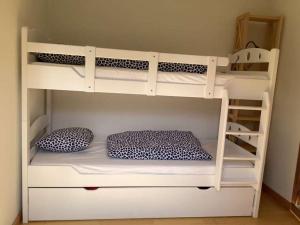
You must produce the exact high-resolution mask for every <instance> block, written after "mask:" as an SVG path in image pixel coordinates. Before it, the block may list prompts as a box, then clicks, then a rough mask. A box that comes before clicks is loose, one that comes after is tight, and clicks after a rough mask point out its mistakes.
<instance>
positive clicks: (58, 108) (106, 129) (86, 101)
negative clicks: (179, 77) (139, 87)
mask: <svg viewBox="0 0 300 225" xmlns="http://www.w3.org/2000/svg"><path fill="white" fill-rule="evenodd" d="M53 103H54V104H53V105H54V108H53V121H54V123H53V128H54V129H57V128H63V127H70V126H83V127H89V128H90V129H92V130H93V132H94V133H95V134H96V135H97V136H101V137H105V136H107V135H109V134H112V133H117V132H121V131H126V130H145V129H152V130H176V129H179V130H190V131H192V132H193V133H194V134H195V135H196V136H197V137H199V138H202V139H213V138H216V137H217V132H216V131H217V129H218V118H215V114H219V113H220V108H219V106H220V104H219V103H220V102H219V101H218V100H204V99H195V98H175V97H157V96H156V97H147V96H138V95H131V96H126V95H118V94H91V93H84V94H83V93H79V92H67V91H66V92H54V94H53ZM204 107H205V108H204Z"/></svg>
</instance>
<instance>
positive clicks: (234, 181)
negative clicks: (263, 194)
mask: <svg viewBox="0 0 300 225" xmlns="http://www.w3.org/2000/svg"><path fill="white" fill-rule="evenodd" d="M256 184H257V181H256V180H255V178H225V179H224V178H223V180H222V181H221V185H224V186H226V185H238V186H253V185H256Z"/></svg>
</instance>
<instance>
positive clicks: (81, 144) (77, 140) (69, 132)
mask: <svg viewBox="0 0 300 225" xmlns="http://www.w3.org/2000/svg"><path fill="white" fill-rule="evenodd" d="M93 138H94V135H93V132H92V131H91V130H89V129H87V128H80V127H72V128H64V129H59V130H55V131H53V132H51V133H50V134H49V135H46V136H44V137H42V138H41V139H40V140H39V141H38V142H37V143H36V145H37V147H38V149H40V150H44V151H51V152H78V151H82V150H84V149H86V148H87V147H88V146H89V144H90V143H91V142H92V140H93Z"/></svg>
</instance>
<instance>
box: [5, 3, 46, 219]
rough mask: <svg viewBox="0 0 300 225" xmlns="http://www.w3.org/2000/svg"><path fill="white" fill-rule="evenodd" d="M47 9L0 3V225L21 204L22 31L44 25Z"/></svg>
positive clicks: (14, 216) (13, 214)
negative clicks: (28, 26) (25, 25)
mask: <svg viewBox="0 0 300 225" xmlns="http://www.w3.org/2000/svg"><path fill="white" fill-rule="evenodd" d="M45 9H46V1H40V0H27V1H23V0H6V1H5V0H0V27H1V35H0V103H1V107H0V118H1V126H0V179H1V185H0V225H10V224H12V223H13V221H14V219H15V218H16V216H17V214H18V213H19V211H20V203H21V202H20V200H21V192H20V190H21V167H20V165H21V150H20V149H21V148H20V145H21V137H20V128H21V124H20V115H21V114H20V27H21V25H22V24H28V25H30V26H35V27H39V26H40V25H41V24H44V23H45V21H46V16H45V15H46V13H45ZM33 95H34V96H35V95H36V92H35V94H33ZM33 111H34V112H35V114H37V113H38V111H37V110H33ZM33 116H34V115H33Z"/></svg>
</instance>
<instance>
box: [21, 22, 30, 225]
mask: <svg viewBox="0 0 300 225" xmlns="http://www.w3.org/2000/svg"><path fill="white" fill-rule="evenodd" d="M21 35H22V38H21V42H22V43H21V49H22V79H21V80H22V217H23V223H28V179H27V177H28V152H29V150H30V143H29V138H28V135H29V126H30V118H29V111H28V105H29V104H28V101H29V99H28V96H29V95H28V89H27V82H26V78H27V76H26V75H27V62H28V61H27V60H28V55H27V41H28V28H27V27H22V34H21Z"/></svg>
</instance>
